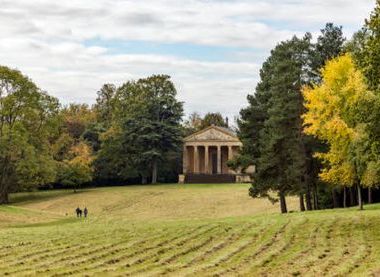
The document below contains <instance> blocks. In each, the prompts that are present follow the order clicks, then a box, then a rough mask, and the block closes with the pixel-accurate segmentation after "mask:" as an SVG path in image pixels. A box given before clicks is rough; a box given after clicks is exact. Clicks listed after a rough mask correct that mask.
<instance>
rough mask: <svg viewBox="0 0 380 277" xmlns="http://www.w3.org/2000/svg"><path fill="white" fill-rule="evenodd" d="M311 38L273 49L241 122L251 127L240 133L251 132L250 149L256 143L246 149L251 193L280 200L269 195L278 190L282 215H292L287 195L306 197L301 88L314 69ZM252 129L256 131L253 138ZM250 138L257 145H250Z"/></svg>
mask: <svg viewBox="0 0 380 277" xmlns="http://www.w3.org/2000/svg"><path fill="white" fill-rule="evenodd" d="M310 39H311V36H310V35H309V34H307V35H306V36H305V37H304V38H303V39H298V38H296V37H294V38H292V39H291V40H289V41H285V42H282V43H280V44H279V45H277V46H276V48H275V49H274V50H272V51H271V56H270V57H269V58H268V59H267V61H266V62H265V63H264V65H263V68H262V70H261V72H260V77H261V82H260V83H259V84H258V86H257V89H256V95H255V96H254V97H251V98H250V100H251V106H250V108H249V109H245V110H243V112H242V115H243V116H244V118H243V119H244V120H245V121H242V120H240V122H239V124H240V126H241V127H243V128H246V131H244V129H241V131H242V130H243V132H244V134H248V136H246V135H244V137H243V139H244V140H245V141H247V140H248V143H247V145H249V144H251V145H255V147H253V148H247V150H248V152H247V153H251V155H252V156H253V157H254V160H253V162H254V163H255V165H256V174H255V175H254V182H253V184H252V187H251V188H250V195H251V196H252V197H258V196H266V197H268V198H269V199H271V200H272V201H276V200H277V199H274V198H273V197H272V195H271V194H270V192H271V191H275V192H277V193H278V197H279V200H280V204H281V212H282V213H286V212H287V206H286V200H285V196H286V195H287V194H299V195H301V194H303V193H304V187H305V182H306V180H305V172H306V153H305V145H304V141H303V134H302V120H301V117H300V116H301V113H302V111H303V107H302V103H303V98H302V95H301V87H302V85H303V84H305V83H306V82H308V81H309V78H308V72H306V71H305V69H307V68H308V67H309V66H310V59H309V55H308V53H309V51H310V47H311V43H310ZM245 118H247V119H245ZM253 122H254V123H253ZM253 126H254V127H255V128H256V129H255V130H253V128H254V127H253ZM247 130H251V135H249V132H247ZM240 136H241V134H240ZM250 139H251V140H252V139H254V140H255V141H257V142H256V143H254V144H252V143H249V140H250ZM243 142H244V141H243ZM255 148H256V149H255Z"/></svg>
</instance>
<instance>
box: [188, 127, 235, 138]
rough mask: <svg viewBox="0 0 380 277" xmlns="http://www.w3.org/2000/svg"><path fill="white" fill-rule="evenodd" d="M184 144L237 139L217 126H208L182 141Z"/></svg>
mask: <svg viewBox="0 0 380 277" xmlns="http://www.w3.org/2000/svg"><path fill="white" fill-rule="evenodd" d="M184 140H185V141H186V142H197V141H236V142H239V139H238V138H237V137H236V136H235V135H234V134H233V133H232V132H231V131H227V130H225V129H223V128H220V127H217V126H210V127H208V128H206V129H203V130H201V131H199V132H196V133H194V134H192V135H190V136H188V137H187V138H185V139H184Z"/></svg>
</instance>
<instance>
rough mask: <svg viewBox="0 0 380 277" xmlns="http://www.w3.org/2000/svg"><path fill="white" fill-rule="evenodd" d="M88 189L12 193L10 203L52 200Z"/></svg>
mask: <svg viewBox="0 0 380 277" xmlns="http://www.w3.org/2000/svg"><path fill="white" fill-rule="evenodd" d="M86 191H87V190H77V191H76V192H74V191H73V190H48V191H33V192H17V193H12V194H11V195H10V197H9V198H10V204H21V203H22V204H25V203H30V202H36V201H41V200H50V199H54V198H58V197H62V196H66V195H76V194H78V193H83V192H86Z"/></svg>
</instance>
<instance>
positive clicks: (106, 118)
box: [94, 84, 116, 128]
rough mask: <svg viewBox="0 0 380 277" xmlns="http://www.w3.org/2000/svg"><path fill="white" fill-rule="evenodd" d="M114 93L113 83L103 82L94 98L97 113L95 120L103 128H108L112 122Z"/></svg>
mask: <svg viewBox="0 0 380 277" xmlns="http://www.w3.org/2000/svg"><path fill="white" fill-rule="evenodd" d="M115 94H116V87H115V85H113V84H104V85H103V86H102V88H101V89H100V90H99V91H98V97H97V98H96V104H95V106H94V108H95V111H96V115H97V121H98V122H99V123H101V124H102V125H103V126H104V127H105V128H109V127H110V125H111V123H112V116H113V113H114V100H115Z"/></svg>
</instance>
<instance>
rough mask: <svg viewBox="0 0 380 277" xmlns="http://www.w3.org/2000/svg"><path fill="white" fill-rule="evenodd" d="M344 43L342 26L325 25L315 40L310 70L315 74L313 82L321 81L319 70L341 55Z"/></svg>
mask: <svg viewBox="0 0 380 277" xmlns="http://www.w3.org/2000/svg"><path fill="white" fill-rule="evenodd" d="M345 41H346V38H345V37H344V36H343V28H342V26H336V25H334V24H333V23H331V22H330V23H326V26H325V28H323V29H322V30H321V34H320V35H319V36H318V38H317V42H316V44H315V46H314V47H315V48H314V51H313V59H312V70H313V72H314V74H316V79H315V81H317V82H320V81H321V72H320V70H321V69H322V68H323V67H324V65H325V63H326V62H327V61H329V60H331V59H333V58H335V57H337V56H339V55H340V54H341V53H342V50H343V46H344V43H345Z"/></svg>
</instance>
